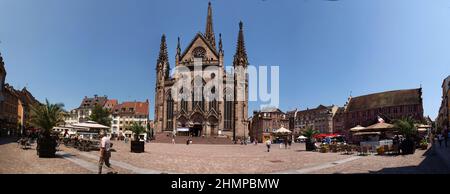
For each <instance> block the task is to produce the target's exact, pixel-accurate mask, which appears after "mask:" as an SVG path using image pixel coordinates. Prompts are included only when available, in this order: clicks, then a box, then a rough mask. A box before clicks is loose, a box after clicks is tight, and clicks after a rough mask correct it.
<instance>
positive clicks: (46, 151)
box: [37, 139, 56, 158]
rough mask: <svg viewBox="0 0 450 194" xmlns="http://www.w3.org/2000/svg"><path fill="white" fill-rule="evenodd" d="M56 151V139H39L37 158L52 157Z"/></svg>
mask: <svg viewBox="0 0 450 194" xmlns="http://www.w3.org/2000/svg"><path fill="white" fill-rule="evenodd" d="M55 153H56V141H55V140H53V139H43V140H40V141H39V143H38V147H37V154H38V155H39V158H53V157H55Z"/></svg>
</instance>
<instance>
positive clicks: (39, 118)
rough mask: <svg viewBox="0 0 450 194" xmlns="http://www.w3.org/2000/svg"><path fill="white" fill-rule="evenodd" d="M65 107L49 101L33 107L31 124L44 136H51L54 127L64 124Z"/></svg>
mask: <svg viewBox="0 0 450 194" xmlns="http://www.w3.org/2000/svg"><path fill="white" fill-rule="evenodd" d="M63 107H64V104H61V103H59V104H51V103H50V102H49V101H48V100H47V99H46V100H45V104H43V105H40V104H37V105H35V106H32V107H31V115H30V124H31V125H32V126H34V127H36V128H39V129H40V130H41V131H42V132H43V133H44V134H50V133H51V132H52V129H53V127H55V126H57V125H60V124H63V123H64V112H63Z"/></svg>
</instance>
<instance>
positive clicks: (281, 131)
mask: <svg viewBox="0 0 450 194" xmlns="http://www.w3.org/2000/svg"><path fill="white" fill-rule="evenodd" d="M273 133H292V132H291V131H290V130H289V129H286V128H284V127H281V128H279V129H278V130H276V131H274V132H273Z"/></svg>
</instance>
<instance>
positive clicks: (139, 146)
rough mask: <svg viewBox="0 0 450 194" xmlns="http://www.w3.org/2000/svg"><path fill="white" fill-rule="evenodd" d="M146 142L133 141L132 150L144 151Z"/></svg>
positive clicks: (135, 151)
mask: <svg viewBox="0 0 450 194" xmlns="http://www.w3.org/2000/svg"><path fill="white" fill-rule="evenodd" d="M144 147H145V142H143V141H131V152H134V153H142V152H144Z"/></svg>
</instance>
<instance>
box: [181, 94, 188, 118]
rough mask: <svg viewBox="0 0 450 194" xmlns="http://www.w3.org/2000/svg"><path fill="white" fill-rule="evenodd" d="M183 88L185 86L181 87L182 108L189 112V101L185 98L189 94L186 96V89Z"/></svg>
mask: <svg viewBox="0 0 450 194" xmlns="http://www.w3.org/2000/svg"><path fill="white" fill-rule="evenodd" d="M183 89H184V88H181V89H180V94H182V95H183V96H182V98H181V110H184V111H185V112H187V111H188V103H187V101H186V100H185V99H186V98H187V96H185V94H184V90H183Z"/></svg>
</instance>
